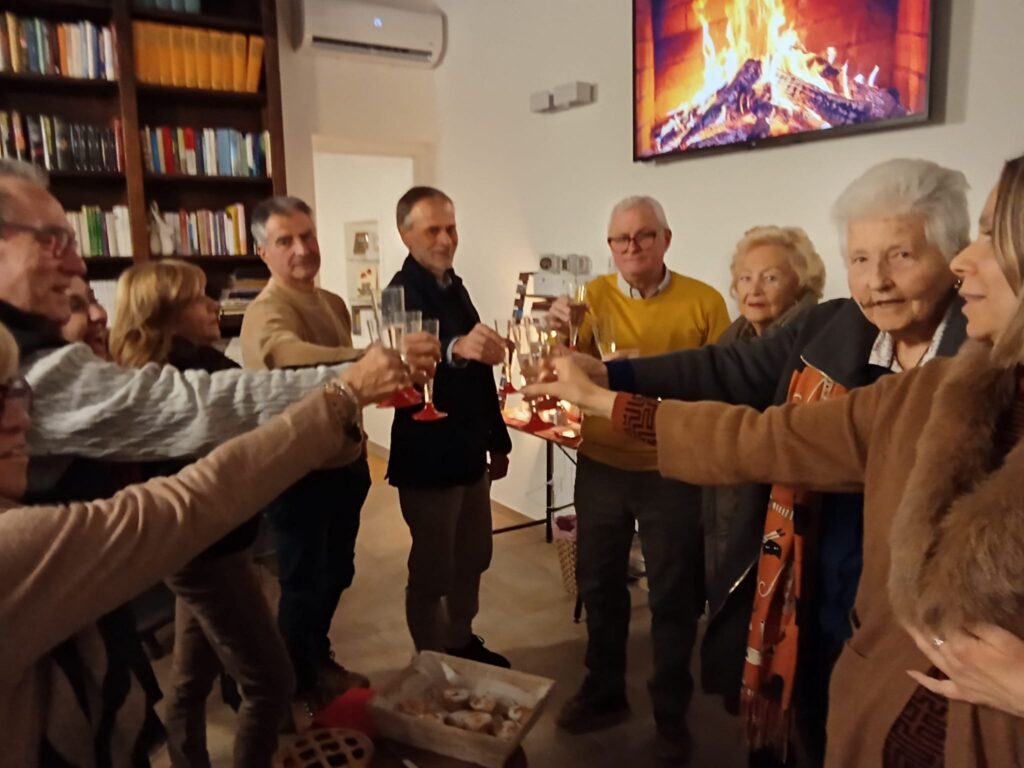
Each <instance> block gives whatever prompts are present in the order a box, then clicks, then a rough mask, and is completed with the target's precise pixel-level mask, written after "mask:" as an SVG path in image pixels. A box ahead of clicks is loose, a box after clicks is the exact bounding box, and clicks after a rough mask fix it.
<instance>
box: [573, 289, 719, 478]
mask: <svg viewBox="0 0 1024 768" xmlns="http://www.w3.org/2000/svg"><path fill="white" fill-rule="evenodd" d="M670 274H671V279H670V280H669V284H668V285H667V286H666V287H665V290H663V291H662V292H661V293H659V294H658V295H656V296H653V297H651V298H649V299H634V298H631V297H629V296H627V295H625V294H624V293H623V292H622V291H620V290H619V286H618V275H617V274H611V275H604V276H603V277H599V278H597V279H596V280H594V281H592V282H591V283H590V284H589V285H587V305H588V310H587V318H586V320H585V321H584V323H583V326H582V327H581V329H580V335H579V348H580V349H581V350H586V351H591V352H593V353H594V354H597V350H596V347H595V345H594V334H593V329H592V326H591V323H592V320H593V318H595V317H612V318H614V324H615V340H616V343H617V346H618V347H619V348H620V349H636V350H639V352H640V355H642V356H647V355H660V354H663V353H665V352H674V351H675V350H677V349H693V348H694V347H702V346H704V345H705V344H713V343H714V342H715V341H717V340H718V337H719V336H720V335H721V334H722V332H723V331H724V330H725V329H726V328H728V327H729V312H728V311H727V310H726V308H725V300H724V299H723V298H722V295H721V294H720V293H719V292H718V291H716V290H715V289H714V288H712V287H711V286H710V285H707V284H705V283H702V282H700V281H699V280H694V279H693V278H690V277H684V276H683V275H680V274H677V273H675V272H671V273H670ZM580 453H582V454H583V455H584V456H586V457H588V458H590V459H593V460H594V461H599V462H601V463H602V464H608V465H610V466H613V467H617V468H619V469H625V470H628V471H634V472H639V471H653V470H657V468H658V450H657V448H655V447H654V446H650V445H647V444H646V443H642V442H640V441H639V440H633V439H632V438H628V437H625V436H624V435H622V434H620V433H613V432H612V428H611V423H610V422H609V421H608V420H607V419H601V418H596V417H588V418H586V419H585V420H584V422H583V442H582V443H581V445H580Z"/></svg>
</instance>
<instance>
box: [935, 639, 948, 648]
mask: <svg viewBox="0 0 1024 768" xmlns="http://www.w3.org/2000/svg"><path fill="white" fill-rule="evenodd" d="M945 643H946V641H945V640H943V639H942V638H941V637H933V638H932V645H934V646H935V647H936V648H941V647H942V646H943V645H945Z"/></svg>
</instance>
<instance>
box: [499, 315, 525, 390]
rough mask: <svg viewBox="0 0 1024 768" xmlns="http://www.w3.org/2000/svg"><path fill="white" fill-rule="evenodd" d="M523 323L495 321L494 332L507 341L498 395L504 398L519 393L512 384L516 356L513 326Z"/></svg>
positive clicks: (515, 320) (517, 320) (518, 320)
mask: <svg viewBox="0 0 1024 768" xmlns="http://www.w3.org/2000/svg"><path fill="white" fill-rule="evenodd" d="M522 322H523V321H522V319H521V318H516V319H514V320H495V321H494V330H495V331H497V333H498V335H499V336H501V338H502V339H504V340H505V356H504V358H503V359H502V361H501V383H500V384H499V385H498V394H499V395H501V396H502V397H505V396H506V395H514V394H515V393H516V392H518V391H519V390H517V389H516V388H515V386H514V385H513V384H512V361H513V359H514V358H515V354H516V344H515V341H513V340H512V326H514V325H516V324H522Z"/></svg>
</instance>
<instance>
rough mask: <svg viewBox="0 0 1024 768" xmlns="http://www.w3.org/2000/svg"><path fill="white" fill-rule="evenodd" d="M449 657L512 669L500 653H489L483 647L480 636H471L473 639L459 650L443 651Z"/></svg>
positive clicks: (510, 663) (449, 649)
mask: <svg viewBox="0 0 1024 768" xmlns="http://www.w3.org/2000/svg"><path fill="white" fill-rule="evenodd" d="M445 653H447V654H448V655H449V656H457V657H458V658H460V659H469V660H470V661H479V662H480V663H481V664H490V665H491V666H492V667H504V668H505V669H512V662H510V661H509V660H508V659H506V658H505V657H504V656H502V655H501V654H500V653H495V652H494V651H489V650H487V648H485V647H484V639H483V638H482V637H480V635H473V639H472V640H470V641H469V643H468V644H466V645H464V646H462V647H461V648H448V649H446V650H445Z"/></svg>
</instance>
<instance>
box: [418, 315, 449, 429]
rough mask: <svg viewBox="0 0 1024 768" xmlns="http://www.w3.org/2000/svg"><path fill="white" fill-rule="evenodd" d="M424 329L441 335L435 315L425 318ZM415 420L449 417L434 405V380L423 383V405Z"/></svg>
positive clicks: (438, 335)
mask: <svg viewBox="0 0 1024 768" xmlns="http://www.w3.org/2000/svg"><path fill="white" fill-rule="evenodd" d="M423 330H424V331H426V332H427V333H429V334H432V335H433V336H434V337H440V335H441V326H440V322H439V321H438V320H437V319H436V318H433V317H427V318H424V319H423ZM412 418H413V421H440V420H441V419H447V418H448V414H447V413H445V412H444V411H439V410H438V409H437V407H436V406H435V405H434V382H433V380H430V381H428V382H426V383H425V384H424V385H423V407H422V408H421V409H420V410H419V413H416V414H415V415H413V417H412Z"/></svg>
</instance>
